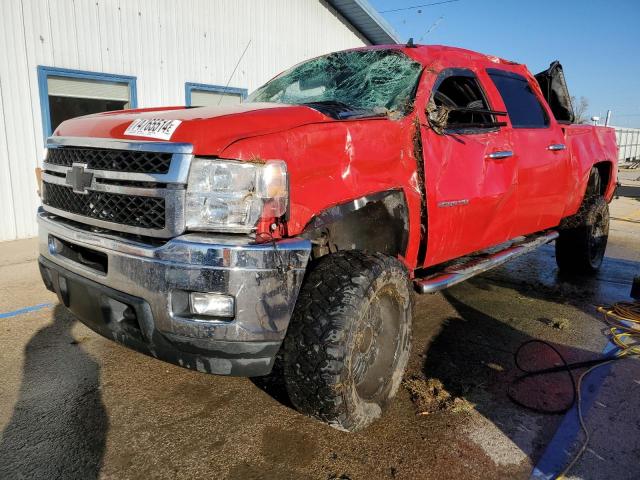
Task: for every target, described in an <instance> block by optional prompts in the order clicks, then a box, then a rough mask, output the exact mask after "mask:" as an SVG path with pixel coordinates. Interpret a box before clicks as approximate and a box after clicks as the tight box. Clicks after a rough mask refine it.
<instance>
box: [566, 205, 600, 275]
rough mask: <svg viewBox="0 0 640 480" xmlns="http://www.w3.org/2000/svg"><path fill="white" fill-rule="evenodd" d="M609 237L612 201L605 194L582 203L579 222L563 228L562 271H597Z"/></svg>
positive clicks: (579, 272) (578, 272)
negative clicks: (571, 226) (604, 196)
mask: <svg viewBox="0 0 640 480" xmlns="http://www.w3.org/2000/svg"><path fill="white" fill-rule="evenodd" d="M608 238H609V205H608V204H607V202H606V201H605V199H604V198H603V197H602V196H595V197H592V198H591V199H589V200H588V201H587V202H586V203H585V204H584V205H583V206H582V207H581V221H580V224H579V225H578V226H575V227H573V228H565V229H561V230H560V236H559V237H558V239H557V240H556V263H557V264H558V267H559V268H560V271H561V272H562V273H569V274H581V273H582V274H584V273H587V274H593V273H595V272H597V271H598V270H599V269H600V266H601V265H602V260H603V258H604V253H605V250H606V248H607V240H608Z"/></svg>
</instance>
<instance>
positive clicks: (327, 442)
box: [0, 198, 640, 480]
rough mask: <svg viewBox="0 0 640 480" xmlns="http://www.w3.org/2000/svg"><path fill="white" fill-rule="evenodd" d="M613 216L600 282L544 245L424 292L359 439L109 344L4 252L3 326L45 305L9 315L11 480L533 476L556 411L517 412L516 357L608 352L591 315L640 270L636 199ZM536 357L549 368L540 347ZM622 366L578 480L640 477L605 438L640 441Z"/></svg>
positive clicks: (608, 387)
mask: <svg viewBox="0 0 640 480" xmlns="http://www.w3.org/2000/svg"><path fill="white" fill-rule="evenodd" d="M612 216H614V217H615V218H617V219H618V220H614V221H613V222H612V230H611V237H610V248H609V251H608V257H607V259H606V261H605V265H604V268H603V270H602V271H601V272H600V273H599V275H598V276H597V277H596V278H595V279H589V280H583V281H577V280H570V279H563V278H560V277H558V276H557V270H556V267H555V260H554V254H553V248H552V247H549V246H548V247H544V248H542V249H540V250H539V251H537V252H535V253H532V254H529V255H528V256H526V257H522V258H521V259H519V260H517V261H516V262H514V263H511V264H509V265H507V266H505V267H503V268H500V269H498V270H495V271H492V272H489V273H487V274H485V275H483V276H481V277H478V278H476V279H473V280H471V281H469V282H467V283H465V284H462V285H459V286H456V287H453V288H451V289H449V290H448V291H446V292H444V293H443V294H438V295H433V296H418V297H417V298H416V310H415V331H414V339H413V351H412V356H411V360H410V364H409V367H408V370H407V373H406V376H405V378H406V381H405V384H404V387H403V388H401V389H400V391H399V394H398V397H397V399H396V400H395V402H394V403H393V405H392V407H391V409H390V411H389V412H388V414H387V415H386V416H385V417H384V418H383V419H382V420H380V421H379V422H377V423H376V424H374V425H373V426H372V427H370V428H369V429H367V430H365V431H364V432H360V433H356V434H346V433H342V432H339V431H337V430H334V429H331V428H329V427H327V426H325V425H323V424H320V423H318V422H315V421H313V420H311V419H308V418H306V417H304V416H302V415H300V414H298V413H296V412H295V411H294V410H293V409H292V408H290V406H289V404H288V401H287V399H286V395H284V394H283V392H282V389H281V388H280V386H279V384H278V383H277V382H274V381H265V380H257V379H254V380H252V379H246V378H227V377H216V376H209V375H204V374H200V373H197V372H193V371H188V370H184V369H182V368H179V367H176V366H172V365H169V364H165V363H162V362H159V361H157V360H154V359H151V358H148V357H145V356H143V355H141V354H138V353H135V352H132V351H129V350H127V349H125V348H123V347H120V346H118V345H115V344H113V343H111V342H109V341H107V340H105V339H103V338H101V337H99V336H98V335H96V334H95V333H93V332H92V331H90V330H89V329H88V328H86V327H85V326H83V325H82V324H80V323H78V322H77V321H75V320H74V318H73V317H72V316H71V315H70V314H68V313H67V312H66V311H65V310H64V308H62V307H60V306H58V305H56V303H57V302H56V299H55V297H54V296H53V295H52V294H50V293H49V292H47V291H46V290H45V289H44V287H43V286H42V285H41V282H40V279H39V276H38V273H37V267H36V263H35V255H34V253H33V252H34V249H35V245H36V244H35V242H34V241H32V240H27V241H21V242H13V243H4V244H2V247H3V248H1V249H0V313H1V312H8V311H13V310H16V309H19V308H22V307H25V306H31V305H39V304H51V306H48V307H44V308H41V309H40V310H37V311H34V312H30V313H25V314H22V315H17V316H12V317H9V318H2V317H1V315H0V352H1V353H0V372H2V373H1V374H0V375H1V377H0V379H1V385H2V388H0V431H2V434H1V436H0V478H7V479H12V478H42V479H45V478H46V479H52V478H64V479H73V478H78V479H91V478H104V479H110V478H114V479H129V478H130V479H137V478H140V479H142V478H144V479H149V478H158V479H165V478H166V479H169V478H190V479H196V478H227V479H263V478H264V479H271V478H273V479H279V480H283V479H289V478H291V479H307V478H309V479H324V480H328V479H353V480H355V479H367V480H369V479H378V478H380V479H382V478H400V479H431V478H458V479H465V478H484V479H491V478H501V479H502V478H528V477H529V475H530V474H531V471H532V469H533V467H534V465H535V464H536V462H537V461H538V459H539V458H540V457H541V455H542V454H543V452H544V450H545V447H546V446H547V444H548V443H549V441H550V440H551V438H552V437H553V435H554V433H555V431H556V428H557V426H558V424H559V423H560V421H561V420H562V416H561V415H544V414H535V413H532V412H530V411H528V410H525V409H523V408H521V407H518V406H516V405H515V404H514V403H513V402H511V401H510V400H509V399H508V397H507V395H506V391H507V388H508V387H509V385H510V382H511V381H512V380H513V378H515V376H516V375H517V374H518V372H517V370H516V368H515V366H514V363H513V352H514V351H515V350H516V349H517V347H518V346H519V345H521V344H522V343H523V342H525V341H527V340H530V339H544V340H547V341H549V342H551V343H553V344H554V345H555V346H556V347H557V348H558V349H559V350H560V351H561V352H562V353H563V354H564V355H565V356H566V357H567V358H568V359H569V360H582V359H587V358H593V357H595V356H597V355H599V354H600V352H601V351H602V349H603V347H604V346H605V344H606V343H607V339H606V337H605V336H604V335H603V334H602V324H601V323H600V321H599V320H598V317H597V315H596V313H595V312H594V308H593V305H594V304H597V303H601V302H613V301H617V300H627V299H628V295H629V289H630V282H631V278H632V276H633V275H634V274H636V275H637V274H638V273H640V249H639V245H640V202H639V201H638V199H635V198H620V199H618V200H616V201H614V203H613V205H612ZM636 218H637V220H638V221H636ZM527 355H528V358H529V360H531V361H534V362H544V361H551V360H550V359H549V358H548V352H547V351H544V350H538V351H535V350H531V351H530V352H528V354H527ZM616 368H620V369H622V370H620V372H618V373H619V374H618V375H616V372H615V371H614V372H613V373H614V376H610V377H608V379H607V381H606V382H605V384H604V385H603V387H602V388H603V392H604V393H603V394H606V396H607V397H606V401H603V402H601V403H602V404H603V405H605V406H606V405H609V406H610V407H611V409H612V410H610V411H604V413H602V414H601V415H599V416H598V417H597V418H598V422H597V424H596V426H597V429H596V431H594V433H593V437H594V439H593V448H592V449H591V450H592V452H593V453H590V452H588V453H587V454H585V462H586V463H582V464H580V465H578V467H577V470H576V472H577V475H578V476H579V477H580V478H599V479H602V478H616V479H621V478H637V475H632V474H629V472H633V470H632V468H635V469H636V470H637V459H638V455H639V453H638V452H639V451H638V450H634V448H635V447H633V448H631V447H629V448H622V447H621V445H620V443H619V442H618V443H615V442H614V443H612V442H610V441H608V440H607V439H608V438H611V436H612V435H615V433H616V432H624V435H625V437H624V438H627V439H629V438H631V439H632V440H634V441H636V442H637V440H635V439H639V438H640V422H639V421H638V416H637V412H638V408H640V405H638V402H639V400H638V399H640V395H638V385H640V380H639V378H640V375H636V373H637V371H635V370H632V369H631V368H623V366H622V364H621V365H620V366H619V367H616ZM545 392H546V393H545ZM512 393H513V396H514V397H515V398H517V399H518V400H521V401H523V402H526V403H528V404H531V405H535V406H538V407H545V408H561V407H562V406H564V405H565V404H566V403H567V401H568V400H570V396H571V390H570V388H569V387H568V386H567V378H566V376H563V374H559V375H556V376H555V378H547V379H545V380H544V383H541V382H529V383H526V382H525V383H523V384H520V385H518V386H517V388H514V389H513V391H512ZM631 405H638V407H634V408H633V409H631V408H630V406H631ZM624 406H627V408H630V411H629V412H627V413H624V412H623V411H622V412H621V410H620V409H621V408H623V407H624ZM599 408H600V410H601V411H602V410H603V409H604V408H605V407H599ZM594 412H596V413H597V409H595V410H594ZM594 415H595V414H594ZM594 418H595V417H594ZM622 423H624V424H625V425H627V429H626V430H617V426H619V425H621V424H622ZM628 425H630V427H629V426H628ZM629 436H630V437H629ZM623 443H624V442H623ZM626 445H627V446H628V442H627V443H626ZM623 446H624V445H623ZM598 457H599V459H598ZM600 459H601V460H600ZM596 460H597V461H596ZM625 472H626V473H625ZM614 475H615V477H614Z"/></svg>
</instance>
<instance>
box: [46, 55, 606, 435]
mask: <svg viewBox="0 0 640 480" xmlns="http://www.w3.org/2000/svg"><path fill="white" fill-rule="evenodd" d="M572 121H573V112H572V110H571V103H570V101H569V97H568V93H567V89H566V85H565V82H564V77H563V74H562V68H561V66H560V65H559V64H557V63H554V64H552V65H551V67H550V68H549V70H547V71H545V72H542V73H541V74H539V75H537V76H535V77H534V76H532V75H531V74H530V73H529V72H528V70H527V68H526V67H525V66H524V65H520V64H517V63H514V62H510V61H506V60H503V59H500V58H497V57H493V56H487V55H482V54H478V53H474V52H471V51H467V50H462V49H457V48H450V47H440V46H414V45H411V44H409V45H406V46H400V45H393V46H378V47H367V48H363V49H355V50H349V51H344V52H337V53H332V54H330V55H326V56H323V57H319V58H315V59H312V60H309V61H307V62H303V63H301V64H299V65H297V66H295V67H293V68H292V69H290V70H288V71H286V72H284V73H283V74H281V75H279V76H277V77H275V78H274V79H272V80H271V81H269V82H268V83H266V84H265V85H264V86H262V87H260V88H258V89H257V90H256V91H255V92H254V93H253V94H252V95H251V96H250V97H249V98H248V100H247V101H246V102H244V103H243V104H241V105H239V106H234V107H227V106H225V107H221V108H210V107H203V108H182V107H181V108H173V107H172V108H154V109H139V110H130V111H118V112H108V113H101V114H95V115H90V116H87V117H82V118H77V119H72V120H68V121H66V122H64V123H62V124H61V125H60V126H59V127H58V129H57V130H56V132H55V133H54V135H53V136H52V137H51V138H50V139H49V140H48V147H49V148H48V153H47V157H46V159H45V161H44V164H43V172H44V173H43V176H42V180H43V185H42V188H43V189H42V203H43V206H42V208H41V209H40V211H39V212H38V220H39V225H40V249H41V250H40V253H41V255H40V268H41V273H42V278H43V280H44V282H45V284H46V285H47V287H48V288H49V289H51V290H52V291H54V292H55V293H56V294H57V295H58V298H59V300H60V302H61V303H63V304H64V305H65V306H67V307H68V308H69V309H70V310H71V311H72V312H73V313H74V314H75V315H76V316H77V317H78V318H79V319H80V320H81V321H82V322H83V323H85V324H86V325H87V326H89V327H90V328H92V329H93V330H95V331H96V332H98V333H100V334H101V335H103V336H105V337H107V338H110V339H113V340H115V341H117V342H119V343H122V344H124V345H126V346H128V347H130V348H133V349H135V350H138V351H140V352H143V353H146V354H148V355H152V356H154V357H156V358H158V359H161V360H165V361H168V362H172V363H175V364H177V365H180V366H183V367H186V368H191V369H195V370H198V371H201V372H207V373H214V374H229V375H243V376H260V375H267V374H269V373H270V372H271V371H272V368H273V365H274V362H276V361H277V362H278V364H279V367H278V370H282V372H283V375H284V381H285V383H286V386H287V390H288V392H289V395H290V397H291V401H292V402H293V404H294V405H295V406H296V407H297V408H298V409H299V410H300V411H302V412H304V413H306V414H308V415H311V416H313V417H316V418H318V419H320V420H323V421H325V422H327V423H329V424H330V425H332V426H334V427H336V428H340V429H344V430H349V431H353V430H358V429H361V428H363V427H365V426H366V425H368V424H369V423H371V422H372V421H373V420H375V419H376V418H377V417H379V416H380V415H381V413H382V411H383V410H384V408H385V406H386V405H387V404H388V403H389V401H390V400H391V398H392V397H393V396H394V394H395V392H396V390H397V388H398V386H399V384H400V381H401V378H402V373H403V370H404V368H405V365H406V362H407V359H408V356H409V346H410V335H411V318H412V293H411V290H412V289H413V288H415V289H416V290H417V291H418V292H419V293H431V292H436V291H438V290H440V289H443V288H446V287H448V286H450V285H453V284H455V283H458V282H460V281H462V280H464V279H466V278H469V277H471V276H473V275H476V274H478V273H480V272H483V271H486V270H487V269H489V268H492V267H495V266H497V265H500V264H501V263H503V262H505V261H507V260H509V259H511V258H514V257H515V256H518V255H520V254H523V253H525V252H528V251H530V250H532V249H533V248H535V247H537V246H539V245H542V244H544V243H548V242H551V241H554V240H555V245H556V257H557V263H558V265H559V267H560V269H561V270H563V271H566V272H568V273H579V274H584V273H589V272H594V271H596V270H597V269H598V268H599V266H600V264H601V262H602V258H603V254H604V249H605V247H606V241H607V234H608V202H609V201H610V200H611V198H612V196H613V192H614V188H615V184H616V163H615V160H616V158H617V155H616V144H615V137H614V133H613V131H612V130H611V129H609V128H603V127H593V126H585V125H575V124H572Z"/></svg>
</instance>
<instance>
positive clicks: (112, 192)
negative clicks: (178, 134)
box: [42, 137, 193, 238]
mask: <svg viewBox="0 0 640 480" xmlns="http://www.w3.org/2000/svg"><path fill="white" fill-rule="evenodd" d="M47 147H48V149H49V150H48V155H47V158H46V160H45V161H44V163H43V174H42V181H43V185H42V194H43V199H42V203H43V207H44V210H46V211H48V212H50V213H53V214H55V215H58V216H60V217H64V218H67V219H69V220H73V221H75V222H80V223H84V224H87V225H91V226H94V227H98V228H100V229H103V230H112V231H115V232H124V233H129V234H133V235H140V236H146V237H157V238H172V237H175V236H178V235H180V234H182V233H183V232H184V231H185V220H184V213H185V212H184V210H185V199H186V184H187V178H188V175H189V166H190V164H191V160H192V158H193V155H192V153H191V152H192V150H193V146H192V145H191V144H187V143H172V142H157V141H129V140H118V139H105V138H85V137H50V138H49V139H48V140H47Z"/></svg>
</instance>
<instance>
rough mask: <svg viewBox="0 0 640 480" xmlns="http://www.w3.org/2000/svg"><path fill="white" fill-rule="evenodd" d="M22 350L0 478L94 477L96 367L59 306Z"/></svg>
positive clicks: (101, 413) (101, 445)
mask: <svg viewBox="0 0 640 480" xmlns="http://www.w3.org/2000/svg"><path fill="white" fill-rule="evenodd" d="M52 319H53V322H52V323H50V324H48V325H47V326H46V327H44V328H42V329H40V330H39V331H38V332H37V333H36V334H35V335H34V336H33V337H32V338H31V340H30V341H29V343H28V344H27V346H26V347H25V359H24V367H23V374H22V384H21V386H20V392H19V398H18V400H17V402H16V405H15V407H14V410H13V415H12V417H11V420H10V421H9V423H8V425H7V426H6V428H5V429H4V431H3V432H2V440H1V441H0V478H6V479H9V478H35V479H40V478H42V479H45V478H47V479H49V478H64V479H83V480H84V479H87V480H90V479H93V478H97V477H98V474H99V472H100V468H101V466H102V458H103V455H104V450H105V441H106V434H107V430H108V427H109V421H108V419H107V414H106V411H105V407H104V404H103V402H102V398H101V393H100V381H99V377H100V367H99V365H98V364H97V363H96V362H95V361H94V360H93V359H92V358H91V357H90V356H89V355H88V354H87V353H86V352H85V351H84V349H83V347H82V345H81V343H78V342H77V341H76V340H75V339H74V338H73V336H72V335H71V329H72V327H73V325H74V324H75V322H76V321H75V319H74V318H73V317H72V316H71V315H70V314H69V313H68V312H67V311H66V310H65V309H64V308H63V307H61V306H60V305H58V306H56V307H55V308H54V309H53V311H52Z"/></svg>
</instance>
